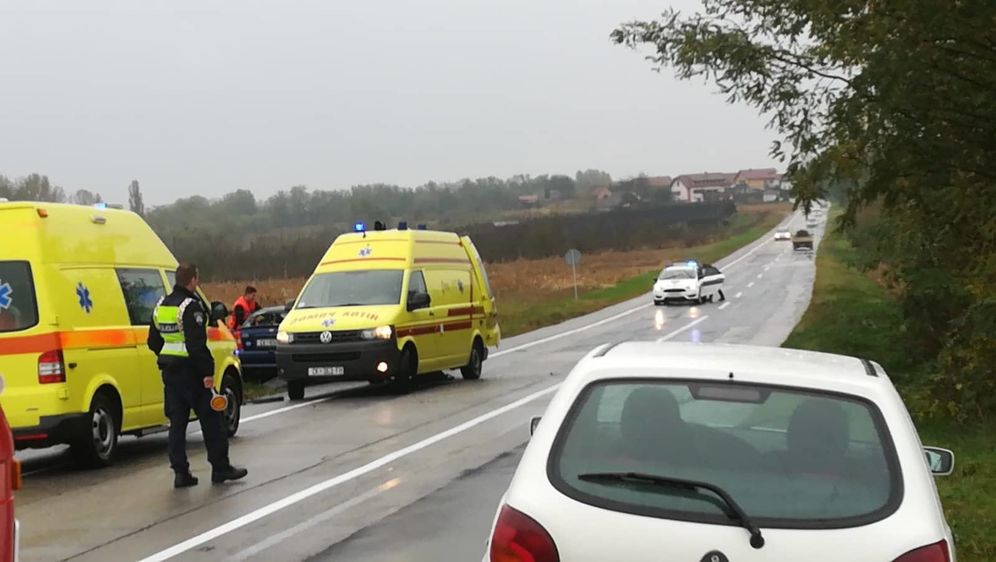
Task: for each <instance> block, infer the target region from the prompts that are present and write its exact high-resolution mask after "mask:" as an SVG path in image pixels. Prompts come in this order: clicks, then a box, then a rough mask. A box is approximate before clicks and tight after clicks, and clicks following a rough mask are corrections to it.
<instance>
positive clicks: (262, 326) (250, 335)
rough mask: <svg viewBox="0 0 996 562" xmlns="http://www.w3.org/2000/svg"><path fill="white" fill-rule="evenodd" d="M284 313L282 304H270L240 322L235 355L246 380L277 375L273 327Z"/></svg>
mask: <svg viewBox="0 0 996 562" xmlns="http://www.w3.org/2000/svg"><path fill="white" fill-rule="evenodd" d="M286 316H287V309H286V307H283V306H270V307H267V308H261V309H259V310H257V311H256V312H254V313H252V314H251V315H250V316H249V318H246V321H245V322H243V323H242V326H241V327H240V328H239V351H238V355H239V361H241V363H242V376H243V378H245V379H246V380H256V381H265V380H267V379H272V378H273V377H275V376H277V329H278V328H279V327H280V322H282V321H283V319H284V317H286Z"/></svg>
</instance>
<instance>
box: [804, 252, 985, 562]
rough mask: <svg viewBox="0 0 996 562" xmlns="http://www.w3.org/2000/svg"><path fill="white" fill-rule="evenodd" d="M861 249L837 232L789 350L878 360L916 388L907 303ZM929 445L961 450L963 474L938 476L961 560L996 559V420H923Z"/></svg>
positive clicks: (902, 384) (820, 260)
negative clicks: (880, 279)
mask: <svg viewBox="0 0 996 562" xmlns="http://www.w3.org/2000/svg"><path fill="white" fill-rule="evenodd" d="M856 258H857V252H856V251H855V249H854V248H853V247H852V246H851V245H850V243H849V242H848V241H847V239H846V238H845V237H843V236H842V235H840V234H837V233H830V234H828V236H827V237H825V238H824V240H823V242H822V243H821V244H820V248H819V253H818V255H817V258H816V283H815V285H814V286H813V298H812V301H811V303H810V305H809V309H808V310H807V311H806V314H805V315H804V316H803V318H802V320H801V321H800V322H799V325H798V326H796V329H795V331H793V332H792V334H791V335H790V336H789V338H788V340H786V342H785V347H793V348H799V349H811V350H817V351H826V352H830V353H841V354H845V355H856V356H859V357H866V358H869V359H873V360H875V361H878V362H879V363H881V364H882V366H883V367H884V368H885V369H886V371H887V372H889V376H890V377H891V378H892V379H893V381H894V382H895V383H896V385H897V387H899V390H900V392H904V391H905V390H908V386H907V385H909V384H911V381H912V380H913V379H914V378H915V374H916V371H917V369H919V368H921V367H919V366H917V365H912V364H910V361H909V360H908V359H907V358H906V356H907V354H906V350H905V345H903V342H902V339H901V338H899V337H896V336H897V334H901V332H902V321H901V316H900V310H899V304H898V303H897V302H896V301H895V299H894V298H892V297H891V296H890V294H889V293H888V292H887V291H886V289H885V288H884V287H882V286H881V285H879V284H878V283H877V282H876V281H875V280H874V279H873V278H872V277H871V276H869V275H867V274H866V273H864V272H862V271H860V270H858V269H856V268H854V267H853V266H852V265H851V264H854V263H855V260H856ZM917 430H918V431H919V433H920V439H921V441H922V442H923V443H924V444H929V445H936V446H940V447H947V448H950V449H952V450H954V452H955V457H956V463H955V472H954V474H952V475H951V476H948V477H942V478H938V479H937V487H938V491H939V493H940V495H941V501H942V502H943V504H944V511H945V514H946V516H947V520H948V523H949V524H950V525H951V527H952V529H953V530H954V534H955V543H956V547H957V551H958V560H959V562H990V561H992V560H996V533H994V532H993V531H992V529H993V528H994V526H996V441H994V440H993V437H992V436H993V435H994V434H996V420H988V421H979V422H978V423H976V424H974V425H972V426H965V425H955V424H953V423H949V422H946V421H944V420H938V419H929V420H919V421H918V423H917Z"/></svg>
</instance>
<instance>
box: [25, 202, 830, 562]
mask: <svg viewBox="0 0 996 562" xmlns="http://www.w3.org/2000/svg"><path fill="white" fill-rule="evenodd" d="M789 220H790V221H791V223H790V226H791V227H792V228H793V229H795V228H800V227H804V226H803V219H802V218H801V217H800V216H799V215H793V217H791V218H790V219H789ZM822 232H823V227H822V226H820V227H819V228H817V229H816V234H817V239H819V237H820V236H821V235H822ZM717 265H718V266H719V267H720V268H721V269H722V270H723V272H724V273H725V274H726V284H725V292H726V296H727V301H726V302H724V303H719V302H717V303H712V304H705V305H700V306H669V307H654V306H653V305H652V303H651V301H650V297H649V295H647V296H646V297H642V298H639V299H636V300H633V301H630V302H626V303H622V304H619V305H617V306H613V307H610V308H608V309H606V310H603V311H600V312H598V313H595V314H592V315H589V316H586V317H583V318H578V319H574V320H571V321H568V322H565V323H563V324H561V325H558V326H553V327H549V328H545V329H542V330H538V331H536V332H533V333H531V334H526V335H522V336H518V337H515V338H509V339H507V340H505V341H504V342H503V343H502V347H501V349H500V350H496V351H493V352H492V357H491V359H489V361H488V362H487V363H486V364H485V375H484V377H483V378H482V380H480V381H463V380H462V379H460V378H459V377H456V378H452V377H435V378H432V379H431V380H427V381H425V382H424V383H423V384H422V385H421V387H420V389H419V390H418V391H416V392H414V393H413V394H411V395H408V396H401V397H398V396H392V395H388V394H385V393H383V392H382V391H378V390H376V389H372V388H370V387H366V386H364V385H337V386H328V387H323V388H321V389H317V390H315V391H309V395H308V396H309V401H308V402H306V403H288V402H278V403H272V404H265V405H250V406H247V407H246V409H245V410H244V411H243V425H242V427H241V429H240V430H239V435H238V437H237V438H236V439H234V440H233V442H232V457H233V460H234V461H235V462H236V463H241V464H245V465H246V466H247V467H248V468H249V469H250V474H249V477H248V478H247V479H246V480H244V481H241V482H237V483H232V484H229V485H225V486H212V485H210V483H209V480H210V470H209V467H208V465H207V462H206V458H205V455H204V451H203V449H202V448H201V442H200V438H199V436H192V437H191V440H190V443H189V449H190V452H191V465H192V468H193V470H194V472H195V474H197V475H199V476H200V477H201V485H200V486H197V487H195V488H192V489H187V490H180V491H174V490H173V489H172V473H171V472H170V471H169V469H168V467H167V462H166V458H165V457H166V441H165V434H159V435H153V436H149V437H145V438H142V439H125V440H123V441H122V447H121V453H122V458H121V461H120V462H119V463H117V464H116V465H115V466H113V467H111V468H109V469H105V470H100V471H89V472H80V471H77V470H76V469H74V468H73V467H72V466H71V464H70V463H68V462H67V459H66V457H65V455H64V454H63V453H62V452H60V451H59V450H48V451H44V452H26V454H24V455H21V456H22V457H23V458H24V459H25V470H26V471H27V472H28V474H27V476H26V477H25V486H24V489H23V490H22V491H21V492H20V493H19V495H18V506H17V514H18V518H19V519H20V520H21V524H22V533H23V535H22V539H21V556H22V559H23V560H26V561H34V560H39V561H40V560H45V561H49V560H101V561H106V560H166V559H176V560H308V559H313V560H336V561H340V560H341V561H351V560H358V561H359V560H362V561H364V562H378V561H388V560H390V561H393V562H404V561H416V560H433V561H442V560H446V561H461V560H480V559H481V556H482V554H483V548H484V541H485V539H486V535H487V533H488V530H489V526H490V524H491V520H492V517H493V515H494V512H495V509H496V507H497V501H498V498H499V497H500V496H501V494H502V493H503V491H504V486H505V485H506V484H507V483H508V481H509V479H510V478H511V474H512V471H513V470H514V466H515V463H516V461H517V459H518V456H519V454H520V452H521V448H522V446H523V444H524V443H525V442H526V440H527V439H528V420H529V418H530V416H532V415H539V414H541V413H542V410H543V408H544V407H545V404H546V401H547V400H548V399H549V398H550V396H551V395H552V392H553V390H554V389H555V386H556V385H557V384H558V382H559V381H561V380H562V379H563V377H564V376H565V375H566V374H567V373H568V372H569V371H570V369H571V367H572V366H573V365H574V363H575V362H576V361H577V360H578V359H579V358H580V357H581V356H582V355H584V354H585V353H587V352H588V351H590V350H591V349H592V348H594V347H596V346H597V345H600V344H602V343H606V342H613V341H620V340H628V339H634V340H649V339H661V338H667V339H672V340H676V341H680V340H685V341H688V340H693V341H703V342H711V341H718V342H729V343H751V344H760V345H778V344H780V343H781V342H782V341H783V340H784V338H785V337H786V336H787V335H788V334H789V333H790V332H791V330H792V327H793V326H794V325H795V323H796V322H797V321H798V319H799V318H800V317H801V315H802V313H803V312H804V311H805V309H806V306H807V305H808V302H809V296H810V292H811V288H812V282H813V276H814V265H813V258H812V254H810V253H793V252H792V250H791V244H790V243H788V242H774V241H772V240H771V236H770V235H768V236H765V237H764V238H762V239H761V240H759V241H758V242H756V243H755V244H752V245H750V246H748V247H746V248H744V249H742V250H740V251H738V252H735V253H734V254H733V255H731V256H730V257H728V258H726V259H724V260H721V261H720V262H718V263H717ZM648 287H649V282H648Z"/></svg>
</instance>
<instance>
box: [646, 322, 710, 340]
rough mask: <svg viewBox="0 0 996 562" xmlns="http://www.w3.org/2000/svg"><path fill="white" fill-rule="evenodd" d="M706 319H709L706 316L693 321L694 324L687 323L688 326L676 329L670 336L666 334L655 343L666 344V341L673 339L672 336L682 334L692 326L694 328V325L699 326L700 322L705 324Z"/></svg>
mask: <svg viewBox="0 0 996 562" xmlns="http://www.w3.org/2000/svg"><path fill="white" fill-rule="evenodd" d="M707 318H709V317H708V316H703V317H702V318H699V319H698V320H695V321H694V322H689V323H688V324H685V325H684V326H682V327H680V328H678V329H677V330H675V331H673V332H671V333H670V334H668V335H666V336H664V337H662V338H657V342H658V343H660V342H666V341H667V340H669V339H671V338H673V337H674V336H677V335H678V334H680V333H682V332H684V331H685V330H687V329H689V328H691V327H692V326H694V325H696V324H699V323H701V322H705V321H706V319H707Z"/></svg>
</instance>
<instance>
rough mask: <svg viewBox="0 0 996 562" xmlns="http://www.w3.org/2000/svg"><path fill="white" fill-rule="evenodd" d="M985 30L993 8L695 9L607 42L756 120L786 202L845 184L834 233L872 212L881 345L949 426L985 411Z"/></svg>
mask: <svg viewBox="0 0 996 562" xmlns="http://www.w3.org/2000/svg"><path fill="white" fill-rule="evenodd" d="M993 21H996V3H994V2H979V1H968V2H949V1H947V0H923V1H919V2H875V3H870V4H869V3H866V2H840V1H838V0H814V1H810V2H798V1H797V0H704V9H703V10H702V11H701V12H699V13H693V14H682V13H679V12H677V11H675V10H673V9H672V10H668V11H667V12H665V13H664V15H663V17H662V18H661V19H659V20H656V21H643V22H633V23H630V24H626V25H623V26H621V27H619V28H618V29H617V30H615V31H614V33H613V38H614V39H615V41H616V42H618V43H621V44H626V45H630V46H634V47H637V46H649V47H651V48H652V49H654V51H655V53H656V54H654V55H653V56H652V57H651V58H652V59H653V61H654V62H655V63H656V64H657V65H658V66H659V67H670V68H673V69H674V70H675V72H676V74H677V75H678V76H679V77H681V78H685V79H691V78H700V77H704V78H706V79H709V80H712V81H713V82H715V83H716V85H718V87H719V89H720V91H721V92H723V93H724V94H726V95H727V96H728V100H729V101H730V102H744V103H747V104H749V105H752V106H754V107H757V108H758V109H760V110H761V111H762V112H763V113H765V114H767V115H770V116H771V125H772V127H773V128H774V129H776V130H777V131H778V132H779V133H780V137H781V138H780V140H779V142H776V143H775V144H774V146H773V151H772V153H773V155H774V156H775V157H777V158H779V159H781V160H783V161H785V160H787V161H788V170H789V174H790V175H791V177H792V180H793V182H794V186H795V195H796V196H797V197H798V201H799V202H800V203H801V204H802V205H804V206H806V207H807V208H808V207H809V205H810V204H811V202H812V201H814V200H816V199H818V198H822V197H825V196H827V195H828V193H827V189H828V186H845V187H844V193H843V195H844V197H845V199H846V201H847V211H846V214H845V216H844V221H843V226H844V227H845V228H850V227H852V226H853V225H854V223H855V217H856V216H857V215H858V211H859V209H862V208H866V207H869V206H874V207H875V208H878V209H881V211H880V217H881V218H880V222H879V229H878V233H879V235H878V236H876V237H875V238H874V239H872V240H871V241H870V242H869V243H870V244H873V246H874V250H875V251H876V252H877V260H876V261H878V262H881V263H883V264H885V265H886V266H887V268H888V270H889V271H890V272H891V274H892V275H893V276H894V280H895V281H896V286H897V287H900V288H901V296H900V298H901V300H902V304H903V308H904V322H905V326H904V328H905V332H904V334H897V337H906V338H908V349H909V353H910V354H911V356H912V357H915V358H916V360H917V361H919V362H921V363H924V364H928V365H931V366H932V367H931V368H930V369H929V371H930V372H931V373H932V374H931V375H930V376H929V377H928V378H927V379H926V380H919V381H916V382H918V383H920V384H922V385H924V387H925V388H926V389H927V396H929V406H928V407H927V408H926V410H927V412H929V413H941V414H953V415H955V416H956V417H958V418H961V419H965V418H969V417H973V418H977V417H983V416H987V415H991V413H992V412H994V411H996V377H994V374H996V368H994V365H996V343H994V342H996V339H994V335H996V172H994V169H993V162H996V79H994V77H996V35H994V33H993V26H992V22H993Z"/></svg>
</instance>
